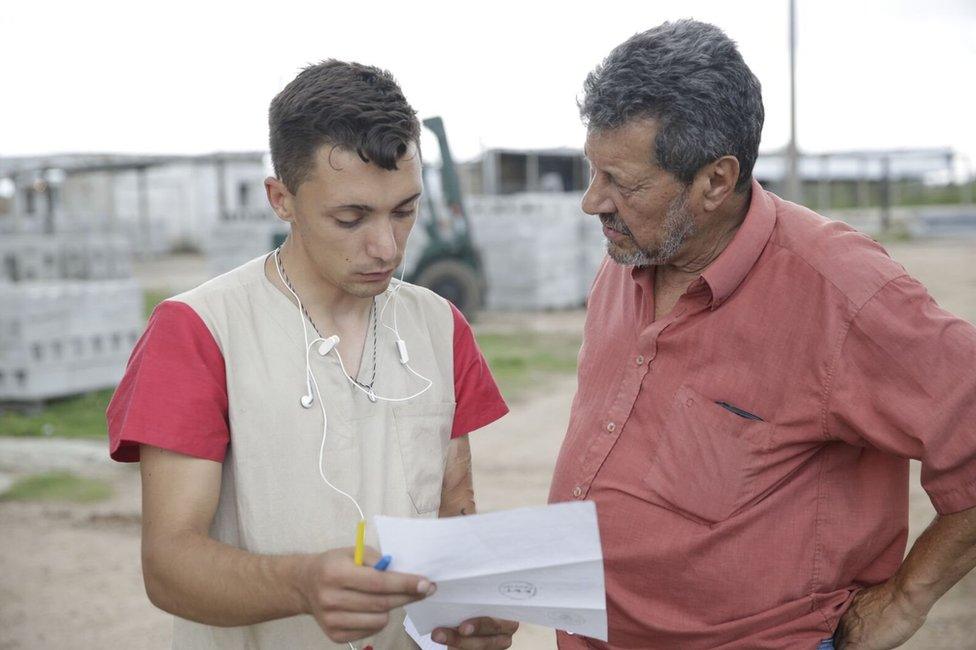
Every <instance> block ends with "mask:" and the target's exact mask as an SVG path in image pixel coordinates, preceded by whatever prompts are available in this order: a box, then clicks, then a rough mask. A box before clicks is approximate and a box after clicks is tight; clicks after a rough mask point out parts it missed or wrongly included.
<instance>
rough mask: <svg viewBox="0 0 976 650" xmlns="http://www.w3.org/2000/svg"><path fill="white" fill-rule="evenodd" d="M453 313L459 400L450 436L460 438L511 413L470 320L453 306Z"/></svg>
mask: <svg viewBox="0 0 976 650" xmlns="http://www.w3.org/2000/svg"><path fill="white" fill-rule="evenodd" d="M451 312H452V313H453V314H454V401H455V402H456V403H457V406H456V407H455V409H454V427H453V428H452V429H451V438H459V437H461V436H463V435H467V434H468V433H470V432H472V431H474V430H475V429H480V428H481V427H483V426H485V425H488V424H491V423H492V422H494V421H495V420H497V419H498V418H500V417H501V416H503V415H505V414H506V413H508V405H506V404H505V400H504V399H502V394H501V393H500V392H499V391H498V386H497V385H496V384H495V378H494V377H492V376H491V370H489V369H488V362H487V361H485V357H484V355H483V354H481V350H480V349H479V348H478V343H477V342H476V341H475V340H474V333H472V331H471V326H470V325H468V321H467V320H465V318H464V315H463V314H461V312H460V311H458V308H457V307H455V306H454V305H451Z"/></svg>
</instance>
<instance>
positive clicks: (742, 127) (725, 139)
mask: <svg viewBox="0 0 976 650" xmlns="http://www.w3.org/2000/svg"><path fill="white" fill-rule="evenodd" d="M583 90H584V95H583V98H582V100H581V101H580V105H579V106H580V114H581V115H582V117H583V121H584V123H586V125H587V127H588V128H589V129H591V130H603V129H613V128H616V127H618V126H621V125H622V124H624V123H625V122H627V121H629V120H631V119H639V118H653V119H655V120H657V122H658V132H657V137H656V138H655V142H654V151H653V152H652V156H653V157H652V161H653V162H656V163H657V164H658V165H659V166H660V167H661V168H662V169H664V170H666V171H668V172H670V173H672V174H674V175H675V176H676V177H677V178H678V179H679V180H681V181H682V182H684V183H686V184H687V183H690V182H691V181H692V180H693V179H694V177H695V174H696V173H698V170H700V169H701V168H702V167H704V166H705V165H707V164H708V163H710V162H713V161H715V160H718V159H719V158H721V157H722V156H726V155H732V156H735V157H736V158H737V159H738V161H739V178H738V179H737V181H736V190H737V191H741V190H742V189H744V188H745V187H746V186H747V185H748V183H749V181H750V179H751V178H752V168H753V166H754V165H755V163H756V157H757V156H758V155H759V139H760V136H761V135H762V126H763V119H764V111H763V103H762V89H761V87H760V85H759V80H758V79H756V76H755V75H754V74H752V71H751V70H750V69H749V66H747V65H746V64H745V61H743V60H742V55H741V54H739V50H738V49H737V48H736V46H735V42H734V41H733V40H732V39H730V38H729V37H728V36H726V35H725V33H724V32H722V30H720V29H719V28H718V27H715V26H714V25H709V24H707V23H702V22H698V21H695V20H679V21H677V22H673V23H670V22H668V23H664V24H662V25H659V26H657V27H655V28H653V29H650V30H648V31H646V32H641V33H639V34H634V35H633V36H632V37H630V38H629V39H627V40H626V41H624V42H623V43H621V44H620V45H618V46H617V47H615V48H614V49H613V51H612V52H610V55H609V56H608V57H607V58H606V59H605V60H604V61H603V63H602V64H601V65H599V66H597V67H596V68H595V69H594V70H593V72H591V73H590V74H589V75H588V76H587V77H586V82H585V83H584V86H583Z"/></svg>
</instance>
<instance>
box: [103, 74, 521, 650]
mask: <svg viewBox="0 0 976 650" xmlns="http://www.w3.org/2000/svg"><path fill="white" fill-rule="evenodd" d="M270 128H271V155H272V159H273V161H274V166H275V173H276V175H277V177H276V178H269V179H267V180H266V181H265V185H266V189H267V193H268V199H269V201H270V203H271V206H272V207H273V208H274V210H275V212H276V213H277V215H278V216H279V217H280V218H281V219H283V220H285V221H287V222H289V224H291V233H290V235H289V237H288V239H287V241H286V242H285V244H284V245H283V246H282V247H281V248H280V249H279V250H277V251H274V252H272V253H270V254H268V255H267V256H263V257H261V258H259V259H255V260H252V261H251V262H248V263H247V264H244V265H243V266H241V267H239V268H237V269H235V270H233V271H231V272H229V273H227V274H225V275H222V276H220V277H218V278H215V279H213V280H211V281H209V282H207V283H205V284H203V285H201V286H199V287H197V288H196V289H193V290H191V291H188V292H186V293H184V294H181V295H179V296H176V297H174V298H171V299H170V300H167V301H165V302H163V303H162V304H160V305H159V307H157V308H156V310H155V312H154V313H153V316H152V318H151V319H150V321H149V325H148V327H147V329H146V332H145V334H144V335H143V337H142V339H141V340H140V341H139V343H138V344H137V346H136V348H135V350H134V351H133V354H132V358H131V359H130V361H129V365H128V368H127V371H126V374H125V377H124V378H123V380H122V383H121V384H120V386H119V388H118V390H117V391H116V394H115V396H114V398H113V400H112V403H111V404H110V406H109V409H108V421H109V437H110V443H111V454H112V457H113V458H114V459H116V460H120V461H140V460H141V463H142V478H143V574H144V576H145V582H146V590H147V592H148V594H149V598H150V599H151V600H152V602H153V603H154V604H155V605H157V606H158V607H160V608H162V609H164V610H166V611H169V612H172V613H173V614H175V615H176V616H177V618H176V625H175V628H174V647H177V648H194V649H195V648H244V647H247V648H313V647H314V648H324V647H346V646H347V644H348V642H350V641H356V640H361V643H362V644H363V645H364V646H365V645H366V644H371V645H373V646H374V647H376V648H383V649H384V650H385V649H387V648H412V647H414V646H413V643H412V642H411V641H410V640H409V638H408V637H407V636H406V635H405V633H404V631H403V627H402V620H403V614H402V610H401V609H400V608H401V607H402V606H403V605H404V604H406V603H409V602H412V601H415V600H418V599H420V598H423V597H425V596H427V595H430V594H432V593H433V592H434V590H435V589H436V585H433V584H431V583H430V582H429V581H428V580H427V579H425V578H423V577H422V576H412V575H406V574H402V573H397V572H395V571H386V572H382V571H378V570H375V569H373V568H372V567H371V565H372V564H373V563H374V562H376V561H377V559H378V557H379V556H378V554H377V553H376V551H374V550H373V549H372V548H367V550H366V553H365V558H363V559H364V563H363V565H362V566H360V565H357V564H356V562H355V561H354V550H353V549H352V548H350V546H351V545H352V543H353V541H354V539H355V535H356V529H357V524H358V523H359V521H360V519H361V518H365V519H366V520H369V519H371V517H372V516H373V515H376V514H385V515H396V516H410V517H435V516H453V515H459V514H468V513H471V512H473V511H474V502H473V490H472V484H471V457H470V448H469V446H468V442H467V438H466V437H465V436H466V434H468V433H470V432H471V431H473V430H475V429H478V428H480V427H482V426H484V425H486V424H488V423H489V422H492V421H493V420H495V419H497V418H499V417H501V416H502V415H503V414H505V413H506V412H507V407H506V406H505V403H504V402H503V401H502V398H501V396H500V394H499V392H498V389H497V387H496V386H495V382H494V380H493V379H492V377H491V374H490V373H489V371H488V367H487V364H486V363H485V360H484V358H483V357H482V355H481V353H480V351H479V350H478V347H477V345H476V343H475V341H474V338H473V336H472V333H471V330H470V328H469V327H468V325H467V323H466V322H465V320H464V318H463V317H462V316H461V315H460V313H459V312H458V311H457V309H455V308H454V307H453V306H452V305H450V304H449V303H448V302H447V301H445V300H443V299H442V298H440V297H438V296H436V295H435V294H433V293H431V292H430V291H427V290H425V289H422V288H420V287H416V286H412V285H409V284H399V283H396V282H393V283H392V286H391V281H392V279H393V272H394V269H396V268H397V266H398V265H399V264H400V263H401V261H402V260H403V256H404V254H405V251H406V247H407V237H408V235H409V233H410V229H411V227H412V226H413V224H414V221H415V219H416V214H417V209H418V205H419V201H420V196H421V192H422V186H421V159H420V151H419V149H418V147H419V131H420V125H419V122H418V120H417V118H416V115H415V113H414V111H413V109H412V108H411V107H410V105H409V104H408V103H407V102H406V100H405V99H404V97H403V94H402V93H401V91H400V88H399V87H398V86H397V84H396V82H395V81H394V80H393V78H392V77H391V76H390V74H389V73H387V72H385V71H382V70H379V69H377V68H373V67H367V66H362V65H358V64H350V63H343V62H339V61H327V62H325V63H321V64H318V65H314V66H311V67H309V68H307V69H305V70H304V71H303V72H302V73H301V74H299V75H298V77H296V78H295V79H294V80H293V81H292V82H291V83H290V84H288V86H287V87H286V88H285V89H284V90H283V91H282V92H281V93H280V94H279V95H278V96H277V97H276V98H275V99H274V101H273V102H272V104H271V111H270ZM334 337H338V340H336V338H334ZM330 348H331V349H330ZM347 373H348V374H347ZM367 541H368V542H370V543H371V544H373V545H375V537H374V535H373V531H372V530H371V527H367ZM394 561H395V559H394ZM394 566H395V565H394ZM305 615H307V616H305ZM516 627H517V624H515V623H511V622H507V621H496V620H492V619H477V620H474V621H469V622H466V623H465V624H462V625H461V626H459V628H458V629H450V630H449V629H442V630H437V631H435V635H434V636H435V637H436V638H440V639H443V640H444V641H446V642H450V643H451V645H453V646H457V647H462V648H504V647H508V646H509V645H510V644H511V635H512V633H513V632H514V631H515V628H516ZM320 628H321V629H320ZM323 631H324V635H323ZM325 636H327V637H328V639H331V641H333V642H335V643H337V644H342V645H341V646H332V645H331V644H329V643H328V640H327V639H326V638H325ZM349 645H351V644H349Z"/></svg>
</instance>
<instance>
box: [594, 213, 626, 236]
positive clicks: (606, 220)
mask: <svg viewBox="0 0 976 650" xmlns="http://www.w3.org/2000/svg"><path fill="white" fill-rule="evenodd" d="M600 222H601V223H602V224H603V225H604V226H606V227H607V228H611V229H613V230H616V231H617V232H619V233H621V234H624V235H627V236H630V237H632V236H633V233H631V232H630V228H628V227H627V224H625V223H624V222H623V219H621V218H620V215H618V214H617V213H616V212H601V213H600Z"/></svg>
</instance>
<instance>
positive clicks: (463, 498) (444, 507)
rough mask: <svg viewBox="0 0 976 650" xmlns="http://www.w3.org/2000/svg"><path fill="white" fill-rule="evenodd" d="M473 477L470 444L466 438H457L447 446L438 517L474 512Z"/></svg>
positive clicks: (471, 513)
mask: <svg viewBox="0 0 976 650" xmlns="http://www.w3.org/2000/svg"><path fill="white" fill-rule="evenodd" d="M475 511H476V509H475V502H474V479H473V477H472V472H471V446H470V444H469V443H468V439H467V438H466V437H464V438H457V439H455V440H453V441H451V445H450V447H449V448H448V456H447V463H446V465H445V469H444V482H443V485H442V486H441V506H440V509H439V510H438V512H437V516H438V517H456V516H457V515H473V514H474V513H475Z"/></svg>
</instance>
